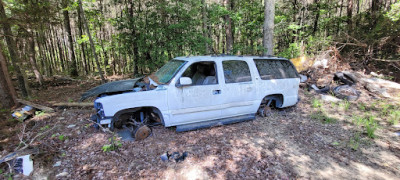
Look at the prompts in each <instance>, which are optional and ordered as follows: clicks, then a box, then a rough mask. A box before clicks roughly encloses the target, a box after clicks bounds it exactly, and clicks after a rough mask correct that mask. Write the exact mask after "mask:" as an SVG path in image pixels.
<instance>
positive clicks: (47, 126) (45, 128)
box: [40, 125, 50, 131]
mask: <svg viewBox="0 0 400 180" xmlns="http://www.w3.org/2000/svg"><path fill="white" fill-rule="evenodd" d="M49 128H50V126H49V125H46V126H43V127H41V128H40V131H45V130H47V129H49Z"/></svg>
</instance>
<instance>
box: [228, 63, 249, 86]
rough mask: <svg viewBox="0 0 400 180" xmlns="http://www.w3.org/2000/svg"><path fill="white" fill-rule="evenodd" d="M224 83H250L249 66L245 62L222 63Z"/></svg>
mask: <svg viewBox="0 0 400 180" xmlns="http://www.w3.org/2000/svg"><path fill="white" fill-rule="evenodd" d="M222 66H223V68H224V76H225V83H239V82H249V81H251V75H250V69H249V65H248V64H247V63H246V62H245V61H223V62H222Z"/></svg>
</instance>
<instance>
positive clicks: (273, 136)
mask: <svg viewBox="0 0 400 180" xmlns="http://www.w3.org/2000/svg"><path fill="white" fill-rule="evenodd" d="M96 84H97V83H94V82H93V81H76V82H75V81H74V82H70V83H68V84H62V85H59V86H50V87H48V88H47V89H43V90H37V91H36V92H35V93H36V94H37V97H36V98H35V99H34V100H33V101H35V102H37V103H41V104H44V105H46V104H47V105H48V104H49V102H52V101H54V102H66V101H77V100H78V99H79V95H80V93H82V92H83V91H85V90H87V89H90V88H91V87H94V86H95V85H96ZM299 94H300V96H301V101H300V102H299V103H298V104H297V105H296V106H294V107H291V108H286V109H283V110H275V111H273V113H272V115H271V116H269V117H266V118H263V117H259V116H258V117H257V118H256V119H255V120H252V121H248V122H243V123H238V124H233V125H227V126H220V127H213V128H208V129H202V130H196V131H190V132H184V133H177V132H175V129H174V128H164V127H162V126H157V127H153V128H152V135H151V136H150V137H149V138H147V139H145V140H143V141H139V142H131V141H122V142H121V144H122V145H121V146H120V147H119V148H118V149H117V150H116V151H109V152H103V150H102V147H103V146H104V145H107V144H110V138H111V137H112V135H111V134H109V133H106V132H102V131H99V130H96V129H95V128H93V124H92V123H91V122H90V120H89V117H90V114H91V113H93V111H92V110H91V109H90V108H86V109H85V108H65V109H64V108H60V109H57V111H56V112H55V113H52V114H43V115H37V116H35V117H34V118H32V119H31V120H28V121H26V122H25V123H11V124H10V125H9V126H7V128H3V129H2V135H3V136H4V134H7V133H8V134H12V135H10V136H4V137H2V140H1V141H0V147H1V150H2V152H1V156H4V155H6V154H8V153H10V152H12V150H13V149H14V148H15V147H16V146H17V145H18V142H19V140H18V134H21V132H20V131H21V129H22V127H23V126H24V125H25V128H26V134H25V136H24V137H29V136H30V137H32V136H33V135H34V134H37V133H43V132H46V131H49V130H51V129H54V130H53V131H51V132H49V133H48V134H46V135H44V136H43V137H41V138H38V140H37V142H35V143H34V144H33V146H34V147H36V148H38V149H39V150H40V151H39V153H36V154H35V155H33V157H32V159H33V161H34V172H33V173H32V175H31V176H30V177H25V176H22V175H14V178H15V179H42V178H49V179H398V178H399V177H400V143H399V139H400V136H397V135H395V132H399V131H400V126H398V125H391V124H389V123H387V119H386V118H385V116H383V115H380V112H381V111H382V109H381V107H380V104H379V103H389V102H386V101H378V100H371V99H368V98H364V99H362V98H361V99H360V100H359V101H356V102H352V103H350V105H349V106H347V107H346V106H345V105H344V106H342V105H341V103H322V105H321V106H322V107H323V108H324V112H325V113H326V114H327V115H328V116H329V117H331V118H332V119H334V121H331V122H329V123H327V122H325V120H319V119H318V118H315V117H313V114H315V112H316V111H317V110H316V108H315V107H313V105H312V104H313V101H315V99H316V97H318V95H316V94H314V93H312V92H308V91H306V90H303V89H301V90H300V92H299ZM364 95H365V96H367V95H366V94H364ZM373 102H376V105H375V106H372V105H371V104H372V103H373ZM361 103H365V104H367V105H366V107H364V108H362V109H363V110H360V106H359V104H361ZM365 109H369V110H370V111H368V112H365ZM366 113H371V114H376V120H377V121H378V122H379V127H378V129H377V130H376V132H375V135H376V137H375V138H368V137H367V135H366V134H365V131H364V129H362V127H359V126H356V125H355V123H354V121H353V116H355V115H363V114H366ZM8 121H12V120H8ZM12 126H15V127H16V128H11V127H12ZM4 127H5V126H4ZM166 151H169V152H170V153H172V152H176V151H177V152H180V153H182V152H185V151H186V152H188V157H187V158H186V159H185V160H184V161H183V162H179V163H176V162H174V161H170V162H163V161H162V160H161V158H160V155H162V154H163V153H165V152H166ZM60 162H61V163H60ZM59 163H60V164H59ZM2 167H3V168H5V167H6V166H2ZM3 172H6V170H4V171H3ZM4 177H5V176H4Z"/></svg>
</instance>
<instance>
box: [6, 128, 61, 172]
mask: <svg viewBox="0 0 400 180" xmlns="http://www.w3.org/2000/svg"><path fill="white" fill-rule="evenodd" d="M58 127H60V126H54V127H53V128H51V129H49V130H47V131H45V132H42V133H38V134H37V135H36V136H35V137H33V138H32V139H30V140H27V141H26V142H28V143H26V142H24V143H22V144H24V145H25V146H23V147H21V148H20V147H17V148H16V149H15V150H14V152H12V153H9V154H7V155H6V156H3V157H0V164H1V163H3V162H7V161H10V160H13V159H15V158H17V157H19V156H24V155H28V154H35V153H38V152H39V149H37V148H34V149H27V148H28V147H30V146H31V145H32V144H33V143H34V142H35V140H36V139H37V138H39V137H42V136H44V135H46V134H48V133H50V132H52V131H53V130H54V129H56V128H58ZM22 133H23V134H24V133H25V130H23V132H22ZM20 141H23V140H20Z"/></svg>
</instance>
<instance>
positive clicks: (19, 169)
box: [14, 155, 33, 176]
mask: <svg viewBox="0 0 400 180" xmlns="http://www.w3.org/2000/svg"><path fill="white" fill-rule="evenodd" d="M30 156H31V155H25V156H20V157H18V158H16V159H15V160H14V172H15V173H18V174H23V175H25V176H29V175H30V174H31V172H32V171H33V161H32V160H31V158H30Z"/></svg>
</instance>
